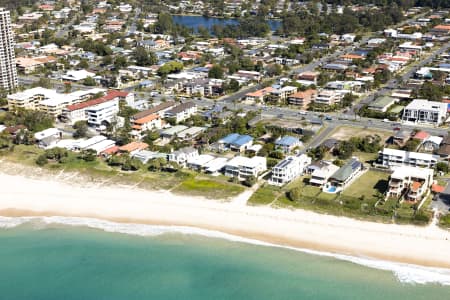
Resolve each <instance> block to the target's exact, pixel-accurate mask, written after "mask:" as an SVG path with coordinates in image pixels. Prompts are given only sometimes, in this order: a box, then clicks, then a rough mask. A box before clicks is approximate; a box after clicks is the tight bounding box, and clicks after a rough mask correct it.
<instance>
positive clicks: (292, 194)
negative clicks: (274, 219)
mask: <svg viewBox="0 0 450 300" xmlns="http://www.w3.org/2000/svg"><path fill="white" fill-rule="evenodd" d="M301 197H302V190H301V189H300V187H295V188H293V189H291V190H290V191H289V192H288V198H289V200H291V201H298V200H300V199H301Z"/></svg>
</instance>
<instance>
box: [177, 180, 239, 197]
mask: <svg viewBox="0 0 450 300" xmlns="http://www.w3.org/2000/svg"><path fill="white" fill-rule="evenodd" d="M172 191H173V192H174V193H177V194H184V195H186V194H188V195H194V196H202V197H206V198H210V199H226V198H232V197H235V196H237V195H239V194H240V193H242V192H243V191H244V187H243V186H240V185H237V184H233V183H229V182H220V181H216V180H213V179H204V178H198V179H197V178H190V179H187V180H184V181H183V182H182V183H181V184H180V185H179V186H177V187H176V188H175V189H173V190H172Z"/></svg>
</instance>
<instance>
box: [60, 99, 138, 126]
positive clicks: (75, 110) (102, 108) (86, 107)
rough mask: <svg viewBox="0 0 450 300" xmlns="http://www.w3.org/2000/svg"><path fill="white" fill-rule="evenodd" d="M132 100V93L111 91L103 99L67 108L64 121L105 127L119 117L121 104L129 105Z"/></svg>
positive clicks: (64, 112)
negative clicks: (123, 102) (121, 102)
mask: <svg viewBox="0 0 450 300" xmlns="http://www.w3.org/2000/svg"><path fill="white" fill-rule="evenodd" d="M130 97H131V98H130ZM130 99H134V96H133V94H132V93H128V92H121V91H115V90H111V91H109V92H108V93H107V94H106V95H105V96H103V97H100V98H97V99H93V100H89V101H85V102H81V103H78V104H74V105H69V106H67V107H66V108H64V110H63V113H62V119H63V120H65V121H66V122H68V123H70V124H74V123H75V122H77V121H87V122H88V124H89V125H93V126H101V125H105V123H111V121H112V120H113V119H114V118H115V117H116V116H117V113H118V112H119V102H120V101H121V100H122V101H126V102H127V103H128V102H130V101H131V100H130Z"/></svg>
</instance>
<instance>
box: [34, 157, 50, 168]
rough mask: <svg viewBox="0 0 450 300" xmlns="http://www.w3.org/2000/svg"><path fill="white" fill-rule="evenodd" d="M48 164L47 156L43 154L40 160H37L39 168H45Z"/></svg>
mask: <svg viewBox="0 0 450 300" xmlns="http://www.w3.org/2000/svg"><path fill="white" fill-rule="evenodd" d="M47 163H48V160H47V157H46V156H45V154H41V155H39V156H38V158H37V159H36V164H37V165H38V166H44V165H46V164H47Z"/></svg>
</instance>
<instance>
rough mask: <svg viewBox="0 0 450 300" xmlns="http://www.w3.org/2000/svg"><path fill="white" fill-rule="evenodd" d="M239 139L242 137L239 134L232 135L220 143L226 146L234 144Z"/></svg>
mask: <svg viewBox="0 0 450 300" xmlns="http://www.w3.org/2000/svg"><path fill="white" fill-rule="evenodd" d="M239 137H240V134H238V133H230V134H229V135H227V136H226V137H224V138H222V139H220V141H219V142H221V143H224V144H231V143H232V142H234V141H235V140H237V139H238V138H239Z"/></svg>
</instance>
